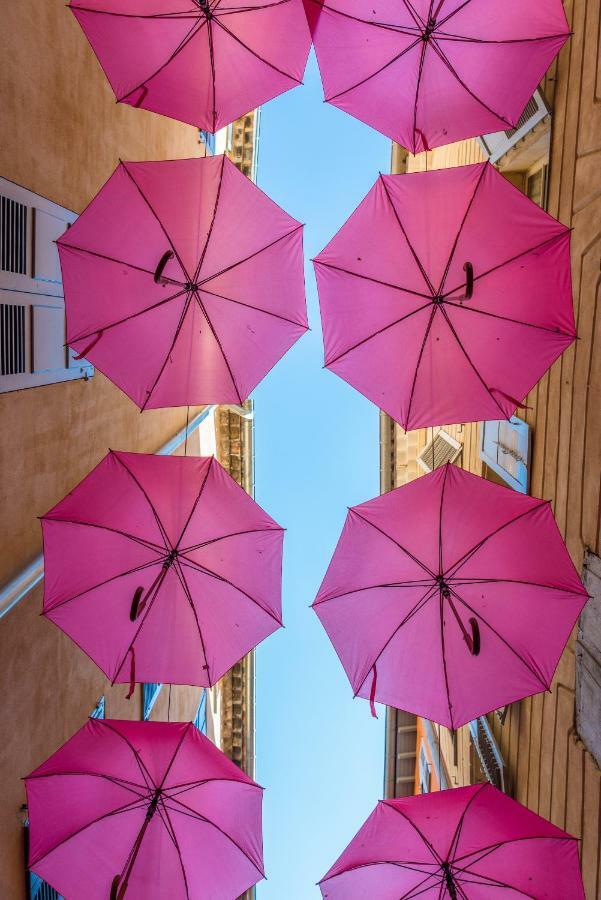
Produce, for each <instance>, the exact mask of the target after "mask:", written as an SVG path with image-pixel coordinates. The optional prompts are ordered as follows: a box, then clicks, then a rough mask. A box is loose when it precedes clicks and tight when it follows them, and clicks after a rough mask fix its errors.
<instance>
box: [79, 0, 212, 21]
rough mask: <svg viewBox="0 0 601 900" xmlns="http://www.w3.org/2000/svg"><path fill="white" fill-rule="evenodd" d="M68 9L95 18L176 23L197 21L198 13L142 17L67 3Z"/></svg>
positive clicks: (140, 14)
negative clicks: (160, 20) (107, 17)
mask: <svg viewBox="0 0 601 900" xmlns="http://www.w3.org/2000/svg"><path fill="white" fill-rule="evenodd" d="M68 6H69V9H77V10H79V11H80V12H86V13H93V14H94V15H96V16H113V17H114V18H116V19H168V20H170V19H173V20H175V21H177V20H178V19H199V18H200V15H199V13H195V12H192V10H189V11H188V10H182V12H181V13H174V12H170V13H149V14H147V15H144V14H142V13H137V14H136V13H125V12H115V11H114V10H108V9H91V8H90V7H89V6H80V5H79V4H76V3H69V4H68Z"/></svg>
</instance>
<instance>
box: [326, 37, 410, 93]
mask: <svg viewBox="0 0 601 900" xmlns="http://www.w3.org/2000/svg"><path fill="white" fill-rule="evenodd" d="M421 43H422V38H421V35H420V36H419V37H417V38H416V39H415V40H414V41H413V43H412V44H409V46H408V47H405V48H404V49H403V50H401V52H400V53H397V54H396V55H395V56H393V57H392V59H389V60H388V62H387V63H385V64H384V65H383V66H380V68H379V69H376V71H375V72H372V73H371V75H366V77H365V78H362V79H361V80H360V81H357V82H355V83H354V84H351V85H350V87H347V88H344V90H343V91H339V92H338V93H337V94H332V95H331V96H330V97H326V101H327V102H328V103H333V102H334V100H339V99H340V98H341V97H344V95H345V94H349V93H350V92H351V91H354V90H355V89H356V88H358V87H361V86H362V85H363V84H366V83H367V82H368V81H371V80H372V78H376V76H377V75H381V73H382V72H385V71H386V69H388V68H390V66H392V65H394V63H395V62H398V61H399V59H402V57H403V56H406V54H407V53H409V52H410V51H411V50H414V49H415V47H418V46H419V45H420V44H421Z"/></svg>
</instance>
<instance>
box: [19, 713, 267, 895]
mask: <svg viewBox="0 0 601 900" xmlns="http://www.w3.org/2000/svg"><path fill="white" fill-rule="evenodd" d="M25 786H26V790H27V804H28V810H29V827H30V841H29V866H30V868H31V869H32V870H33V871H34V872H35V873H36V874H37V875H39V876H40V877H41V878H43V879H44V880H45V881H47V882H48V883H49V884H51V885H52V886H53V887H54V888H55V889H56V890H57V891H59V892H60V893H61V894H63V895H65V896H66V897H72V898H76V897H85V898H86V900H108V898H110V900H122V898H123V897H126V898H127V900H136V898H138V900H192V898H200V897H202V898H207V900H208V898H210V900H232V898H234V897H238V896H240V894H243V893H244V891H245V890H246V889H247V888H249V887H251V886H252V885H253V884H256V882H257V881H260V880H261V879H262V878H263V877H264V872H263V849H262V836H261V804H262V799H263V795H262V788H260V787H259V785H257V784H255V782H254V781H253V780H252V779H251V778H249V777H248V776H247V775H245V774H244V772H243V771H242V770H241V769H240V768H239V767H238V766H236V765H235V764H234V763H233V762H231V761H230V760H229V759H228V758H227V757H226V756H225V755H224V754H223V753H222V752H221V751H220V750H218V749H217V747H215V746H214V745H213V744H212V743H211V742H210V741H209V740H208V738H206V737H204V735H202V734H201V733H200V731H199V730H198V729H197V728H196V727H195V726H194V725H193V724H192V723H191V722H187V723H180V722H177V723H167V722H123V721H117V720H110V719H105V720H97V719H90V720H89V721H88V722H87V723H86V724H85V725H84V726H83V728H81V729H80V730H79V731H78V732H77V733H76V734H75V735H74V736H73V737H72V738H71V739H70V740H68V741H67V743H66V744H64V745H63V746H62V747H61V748H60V750H57V752H56V753H54V754H53V755H52V756H51V757H50V758H49V759H47V760H46V762H45V763H42V765H41V766H40V767H39V768H38V769H36V770H35V771H34V772H32V773H31V775H29V776H28V777H27V778H26V779H25Z"/></svg>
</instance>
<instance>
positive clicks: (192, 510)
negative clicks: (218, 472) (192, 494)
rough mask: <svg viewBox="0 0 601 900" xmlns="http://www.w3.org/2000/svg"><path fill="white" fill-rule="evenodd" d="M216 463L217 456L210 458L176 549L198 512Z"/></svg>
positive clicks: (175, 546) (176, 547)
mask: <svg viewBox="0 0 601 900" xmlns="http://www.w3.org/2000/svg"><path fill="white" fill-rule="evenodd" d="M214 463H215V457H214V456H212V457H211V459H210V460H209V465H208V466H207V470H206V472H205V476H204V478H203V479H202V483H201V485H200V488H199V489H198V494H197V495H196V499H195V500H194V503H193V504H192V508H191V510H190V513H189V514H188V518H187V519H186V521H185V523H184V527H183V528H182V530H181V532H180V536H179V538H178V539H177V541H176V542H175V544H174V545H173V549H174V550H179V545H180V544H181V542H182V538H183V536H184V535H185V533H186V530H187V528H188V525H189V524H190V522H191V521H192V516H193V515H194V513H195V512H196V508H197V507H198V504H199V503H200V498H201V497H202V494H203V491H204V489H205V485H206V483H207V481H208V480H209V475H210V474H211V472H212V471H213V465H214Z"/></svg>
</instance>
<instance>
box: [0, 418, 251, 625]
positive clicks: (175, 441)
mask: <svg viewBox="0 0 601 900" xmlns="http://www.w3.org/2000/svg"><path fill="white" fill-rule="evenodd" d="M223 408H224V409H229V410H231V411H232V412H234V413H237V414H238V415H239V416H240V417H241V418H243V419H252V418H253V411H252V410H249V409H244V407H242V406H235V405H233V404H232V405H227V406H224V407H223ZM217 409H218V407H217V406H216V405H212V406H206V407H205V408H204V409H203V410H202V411H201V412H199V413H198V415H197V416H195V417H194V418H193V419H192V421H191V422H189V423H188V426H187V427H184V428H182V429H181V430H180V431H178V432H177V434H175V435H174V436H173V437H172V438H171V439H170V440H169V441H167V443H166V444H163V446H162V447H160V449H159V450H157V451H156V453H157V456H171V454H172V453H174V452H175V451H176V450H177V448H178V447H181V445H182V444H183V443H184V441H185V440H186V437H189V436H190V435H191V434H193V432H195V431H196V429H197V428H198V427H199V426H200V425H201V423H202V422H203V421H204V420H205V419H206V418H208V416H210V415H213V414H214V413H215V410H217ZM43 577H44V556H43V554H41V553H40V555H39V556H36V558H35V559H34V560H33V561H32V562H30V563H29V565H28V566H26V567H25V568H24V569H22V570H21V572H19V574H18V575H16V576H15V578H13V579H12V580H11V581H9V582H8V584H6V585H5V586H4V587H3V588H2V589H0V619H1V618H2V616H5V615H6V613H7V612H10V610H11V609H12V608H13V607H14V606H16V605H17V603H18V602H19V601H20V600H22V599H23V597H25V596H27V594H28V593H29V592H30V591H31V590H33V588H34V587H35V586H36V585H37V584H39V583H40V581H41V580H42V578H43Z"/></svg>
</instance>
